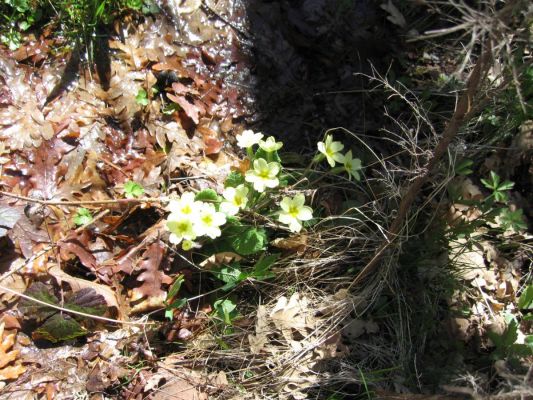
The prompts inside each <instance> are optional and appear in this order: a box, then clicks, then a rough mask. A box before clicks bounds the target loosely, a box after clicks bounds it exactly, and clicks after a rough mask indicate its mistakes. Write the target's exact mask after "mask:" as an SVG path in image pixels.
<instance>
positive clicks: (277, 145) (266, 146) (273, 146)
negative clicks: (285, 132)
mask: <svg viewBox="0 0 533 400" xmlns="http://www.w3.org/2000/svg"><path fill="white" fill-rule="evenodd" d="M282 146H283V143H282V142H276V139H274V136H269V137H268V138H267V140H260V141H259V147H261V148H262V149H263V150H264V151H266V152H267V153H271V152H273V151H278V150H279V149H281V147H282Z"/></svg>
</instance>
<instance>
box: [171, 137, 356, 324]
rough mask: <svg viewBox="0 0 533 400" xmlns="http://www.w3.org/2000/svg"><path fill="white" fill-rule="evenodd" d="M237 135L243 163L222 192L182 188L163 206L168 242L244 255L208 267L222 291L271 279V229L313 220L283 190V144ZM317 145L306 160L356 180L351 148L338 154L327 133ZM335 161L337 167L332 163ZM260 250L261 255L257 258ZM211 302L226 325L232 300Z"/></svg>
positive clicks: (300, 198)
mask: <svg viewBox="0 0 533 400" xmlns="http://www.w3.org/2000/svg"><path fill="white" fill-rule="evenodd" d="M236 139H237V145H238V146H239V147H240V148H242V149H243V150H244V151H245V152H246V153H245V154H246V159H245V160H244V162H243V165H244V166H246V167H245V168H243V170H241V171H233V172H232V173H230V174H229V175H228V177H227V179H226V181H225V183H224V186H225V189H224V191H223V192H222V193H221V195H219V194H218V193H217V192H215V191H214V190H212V189H205V190H202V191H201V192H199V193H197V194H196V195H194V194H193V193H192V192H185V193H183V194H182V195H181V196H180V197H177V198H174V199H172V200H170V201H169V203H168V205H167V210H168V211H170V214H169V215H168V217H167V221H166V227H167V229H168V230H169V231H170V236H169V241H170V242H171V243H172V244H175V245H178V244H181V246H182V249H183V250H184V251H189V250H191V249H193V248H202V249H203V250H202V253H203V256H206V257H210V256H212V255H215V254H217V253H224V252H229V253H232V254H235V255H238V256H239V257H245V258H247V259H245V260H244V261H243V262H242V263H241V262H238V261H234V262H232V263H225V264H222V265H219V266H217V268H214V269H212V271H211V272H212V273H213V275H214V276H215V277H216V278H218V279H219V280H220V281H222V282H223V286H222V287H220V288H219V289H220V290H222V291H229V290H232V289H234V288H235V287H237V286H238V285H240V284H241V283H243V282H245V281H247V280H257V281H260V280H266V279H269V278H272V277H273V276H274V274H273V273H272V272H271V271H270V268H271V266H272V265H273V264H274V263H275V262H276V261H277V259H278V257H279V255H278V254H269V251H268V250H269V249H268V247H269V235H270V233H271V234H274V232H273V231H275V230H276V227H279V229H280V230H288V231H290V232H293V233H298V232H300V231H301V230H302V229H304V228H308V227H309V226H310V224H311V221H312V220H313V209H312V208H311V207H310V206H308V205H306V204H305V203H306V197H305V195H304V193H296V194H295V195H293V196H285V195H284V194H285V193H284V192H283V191H284V188H285V187H286V186H287V185H288V177H287V175H285V174H284V171H283V166H282V159H281V157H280V155H279V154H278V151H279V150H280V149H281V148H282V147H283V143H282V142H278V141H276V139H275V138H274V137H273V136H270V137H268V138H266V139H265V140H263V134H262V133H259V132H254V131H252V130H245V131H243V132H242V133H241V134H239V135H237V137H236ZM317 148H318V155H317V156H316V157H314V159H313V161H312V162H311V165H312V164H313V163H317V162H320V161H322V160H327V162H328V164H329V165H330V166H331V167H332V168H333V169H332V170H331V173H334V174H342V175H344V176H346V174H347V176H348V179H353V180H355V181H359V180H360V179H361V175H360V173H359V172H360V170H361V162H360V160H359V159H357V158H354V157H353V156H352V151H351V150H349V151H348V152H346V153H345V154H341V153H340V151H341V150H342V149H343V148H344V145H343V144H342V143H340V142H335V141H333V137H332V136H331V135H327V136H326V139H325V142H324V143H322V142H319V143H318V145H317ZM336 162H337V163H341V164H342V166H340V167H337V168H334V167H335V163H336ZM309 170H310V168H309V169H308V171H309ZM301 181H302V182H303V181H306V180H305V179H302V180H301ZM291 189H292V190H297V188H294V187H293V188H291ZM254 215H255V216H262V219H258V218H255V217H254V218H250V216H254ZM264 221H270V222H274V221H275V222H277V223H278V225H276V224H275V223H271V224H270V226H268V225H266V224H265V223H264ZM269 232H270V233H269ZM261 253H263V255H262V256H261V257H259V258H258V255H259V254H261ZM251 265H253V267H251ZM175 284H176V285H180V284H181V283H179V282H176V283H175ZM171 300H172V296H171V297H170V298H167V313H168V315H167V316H169V317H170V316H171V315H172V312H173V311H172V310H173V309H175V308H178V306H179V307H181V306H183V305H184V303H183V301H182V300H178V302H177V303H176V304H173V303H171ZM213 307H214V309H215V315H217V316H218V317H219V318H220V320H222V321H223V322H224V324H226V325H231V321H232V320H233V319H234V318H235V317H236V316H237V310H236V305H235V303H233V301H231V300H229V299H224V300H222V299H219V300H217V301H216V302H215V303H214V305H213Z"/></svg>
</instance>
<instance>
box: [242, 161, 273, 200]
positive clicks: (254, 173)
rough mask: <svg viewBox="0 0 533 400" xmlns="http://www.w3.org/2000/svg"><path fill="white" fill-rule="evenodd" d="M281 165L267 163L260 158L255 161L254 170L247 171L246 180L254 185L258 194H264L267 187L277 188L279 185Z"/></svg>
mask: <svg viewBox="0 0 533 400" xmlns="http://www.w3.org/2000/svg"><path fill="white" fill-rule="evenodd" d="M279 170H280V165H279V163H277V162H270V163H267V162H266V160H265V159H263V158H258V159H257V160H254V169H253V170H249V171H246V176H245V180H246V182H250V183H252V184H253V185H254V189H255V190H257V191H258V192H264V191H265V187H268V188H275V187H276V186H278V185H279V179H278V178H277V175H278V173H279Z"/></svg>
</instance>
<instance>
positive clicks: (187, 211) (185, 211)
mask: <svg viewBox="0 0 533 400" xmlns="http://www.w3.org/2000/svg"><path fill="white" fill-rule="evenodd" d="M181 212H182V213H183V214H190V213H192V209H191V206H190V205H189V204H186V205H184V206H183V207H182V208H181Z"/></svg>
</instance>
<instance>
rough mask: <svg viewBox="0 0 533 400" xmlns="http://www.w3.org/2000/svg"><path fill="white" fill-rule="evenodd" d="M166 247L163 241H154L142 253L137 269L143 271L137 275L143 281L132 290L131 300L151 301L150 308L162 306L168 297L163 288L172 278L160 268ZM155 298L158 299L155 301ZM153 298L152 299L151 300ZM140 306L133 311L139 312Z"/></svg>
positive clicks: (138, 279)
mask: <svg viewBox="0 0 533 400" xmlns="http://www.w3.org/2000/svg"><path fill="white" fill-rule="evenodd" d="M165 250H166V247H165V246H164V244H163V243H162V242H161V241H157V242H155V243H152V244H151V245H150V246H148V248H147V249H146V251H145V252H144V253H143V255H142V259H141V260H140V261H139V262H138V263H137V268H136V269H137V270H141V271H142V272H141V273H140V274H139V275H138V276H137V281H139V282H141V285H140V286H139V287H136V288H134V289H133V290H132V291H131V300H132V301H138V300H141V299H145V300H146V301H148V302H149V304H148V305H149V308H153V307H160V306H161V305H162V301H163V300H164V299H165V297H166V292H165V291H164V290H163V289H162V288H161V286H162V285H163V284H166V285H170V284H171V283H172V278H170V277H169V276H168V275H167V274H165V273H164V272H163V271H161V270H160V266H161V263H162V261H163V256H164V255H165ZM154 299H155V300H156V301H155V303H154ZM150 300H152V301H150ZM140 309H142V310H144V309H143V308H140V307H135V308H134V309H133V310H132V311H134V312H138V311H139V310H140Z"/></svg>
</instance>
